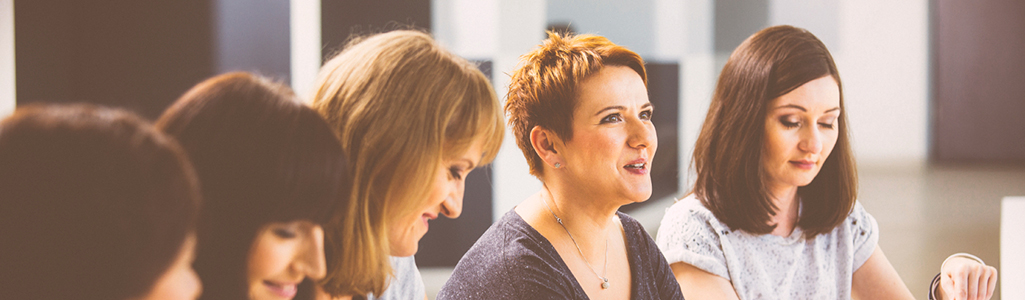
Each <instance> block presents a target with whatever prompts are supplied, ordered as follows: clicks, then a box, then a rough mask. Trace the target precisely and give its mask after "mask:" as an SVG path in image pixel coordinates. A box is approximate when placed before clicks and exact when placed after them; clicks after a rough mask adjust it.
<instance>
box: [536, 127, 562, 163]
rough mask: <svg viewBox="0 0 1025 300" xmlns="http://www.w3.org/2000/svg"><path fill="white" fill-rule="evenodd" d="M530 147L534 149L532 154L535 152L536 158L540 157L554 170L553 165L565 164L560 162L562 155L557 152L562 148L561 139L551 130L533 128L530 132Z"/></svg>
mask: <svg viewBox="0 0 1025 300" xmlns="http://www.w3.org/2000/svg"><path fill="white" fill-rule="evenodd" d="M530 145H531V146H533V147H534V152H537V156H538V157H541V160H543V161H544V162H545V164H546V165H548V166H550V167H552V168H555V163H561V164H566V162H564V161H562V159H563V158H562V155H560V154H559V150H558V149H559V148H562V139H560V138H559V136H557V135H556V134H555V133H554V132H552V131H551V130H548V129H544V128H541V126H534V128H533V129H531V130H530Z"/></svg>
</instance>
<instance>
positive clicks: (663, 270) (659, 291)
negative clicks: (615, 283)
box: [438, 210, 683, 300]
mask: <svg viewBox="0 0 1025 300" xmlns="http://www.w3.org/2000/svg"><path fill="white" fill-rule="evenodd" d="M617 214H618V216H619V219H620V221H621V222H622V224H623V229H624V232H625V233H626V244H627V256H629V260H630V275H631V278H632V280H631V281H632V282H631V292H630V294H631V298H632V299H683V295H682V294H681V292H680V286H679V284H678V283H676V278H675V277H674V276H673V271H672V270H671V269H669V265H668V264H667V263H666V260H665V257H663V256H662V253H660V252H659V251H658V247H657V246H656V245H655V241H653V240H652V239H651V236H650V235H648V233H647V232H645V231H644V228H643V227H641V224H640V223H638V222H637V220H634V219H633V218H631V217H630V216H627V215H626V214H623V213H617ZM438 299H460V300H461V299H560V300H562V299H588V297H587V294H585V293H584V290H583V288H581V287H580V284H579V283H578V282H577V280H576V278H575V277H573V273H572V272H571V271H570V270H569V267H567V266H566V263H565V262H563V260H562V257H561V256H559V253H557V252H556V251H555V248H554V247H552V244H551V243H549V242H548V240H547V239H545V237H544V236H542V235H541V234H540V233H538V232H537V230H534V228H533V227H531V226H530V225H529V224H527V222H526V221H524V220H523V218H521V217H520V215H519V214H517V213H516V211H515V210H512V211H509V212H508V213H506V214H505V215H504V216H503V217H502V218H501V219H500V220H498V222H495V224H492V225H491V227H490V228H488V230H487V231H486V232H484V235H482V236H481V237H480V239H478V240H477V242H476V243H475V244H474V245H473V247H472V248H470V250H469V251H467V252H466V254H465V255H463V258H462V259H460V260H459V264H457V265H456V268H455V270H454V271H453V272H452V277H450V278H449V280H448V282H446V283H445V286H444V287H442V289H441V292H440V293H439V294H438Z"/></svg>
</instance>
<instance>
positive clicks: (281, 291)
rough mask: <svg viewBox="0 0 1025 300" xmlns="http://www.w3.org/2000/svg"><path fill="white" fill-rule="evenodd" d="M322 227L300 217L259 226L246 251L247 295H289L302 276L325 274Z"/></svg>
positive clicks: (257, 298) (255, 297) (259, 299)
mask: <svg viewBox="0 0 1025 300" xmlns="http://www.w3.org/2000/svg"><path fill="white" fill-rule="evenodd" d="M325 270H326V266H325V262H324V229H323V228H322V227H321V226H320V225H317V224H315V223H313V222H310V221H305V220H300V221H292V222H274V223H270V224H267V225H265V226H264V227H263V228H261V229H260V232H259V233H258V234H257V236H256V240H255V241H254V242H253V247H252V248H251V250H250V252H249V258H248V272H247V277H248V280H247V282H248V283H249V299H252V300H263V299H292V297H295V294H296V291H297V288H298V286H299V283H301V282H302V281H303V279H304V278H307V277H309V278H311V279H314V280H316V279H320V278H323V277H324V275H325V272H326V271H325Z"/></svg>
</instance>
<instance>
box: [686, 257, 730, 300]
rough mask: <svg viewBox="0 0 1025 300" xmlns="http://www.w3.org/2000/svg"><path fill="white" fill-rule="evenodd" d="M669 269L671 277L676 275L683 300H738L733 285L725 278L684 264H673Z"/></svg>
mask: <svg viewBox="0 0 1025 300" xmlns="http://www.w3.org/2000/svg"><path fill="white" fill-rule="evenodd" d="M669 267H671V268H672V269H673V275H676V281H677V282H679V283H680V289H681V290H682V291H683V297H684V298H687V299H689V300H694V299H697V300H704V299H724V300H739V299H740V297H738V296H737V291H736V290H734V289H733V284H731V283H730V281H729V280H726V278H722V277H719V276H718V275H714V274H712V273H708V272H705V271H703V270H701V269H698V268H695V267H694V266H692V265H690V264H687V263H684V262H678V263H674V264H672V265H669Z"/></svg>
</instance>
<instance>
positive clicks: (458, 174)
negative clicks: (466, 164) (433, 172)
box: [448, 167, 463, 180]
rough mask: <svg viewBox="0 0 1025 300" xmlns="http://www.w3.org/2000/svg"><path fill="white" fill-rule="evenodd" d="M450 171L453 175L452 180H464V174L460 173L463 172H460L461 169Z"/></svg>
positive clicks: (450, 169)
mask: <svg viewBox="0 0 1025 300" xmlns="http://www.w3.org/2000/svg"><path fill="white" fill-rule="evenodd" d="M448 171H449V173H450V174H451V175H452V179H455V180H462V179H463V174H462V173H461V172H460V171H461V170H459V168H456V167H451V168H449V169H448Z"/></svg>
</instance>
